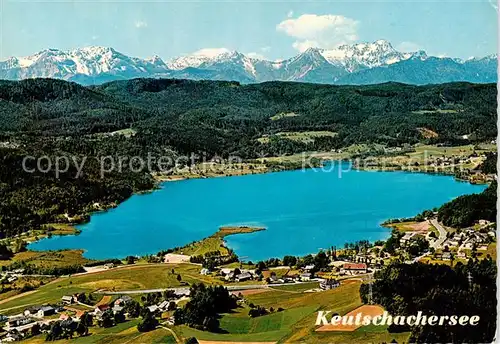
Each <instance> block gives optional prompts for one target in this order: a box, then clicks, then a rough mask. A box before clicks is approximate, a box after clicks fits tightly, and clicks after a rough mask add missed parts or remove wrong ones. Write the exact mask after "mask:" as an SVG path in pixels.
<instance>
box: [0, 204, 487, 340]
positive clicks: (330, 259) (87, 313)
mask: <svg viewBox="0 0 500 344" xmlns="http://www.w3.org/2000/svg"><path fill="white" fill-rule="evenodd" d="M425 215H426V216H424V217H422V216H419V217H416V218H412V219H399V220H398V219H395V220H392V221H388V222H387V223H386V224H384V226H387V227H388V228H391V229H392V234H391V236H390V237H389V238H388V239H387V240H386V241H376V242H373V243H370V242H368V241H365V240H363V241H359V242H355V243H346V244H345V245H344V247H342V248H337V247H330V248H329V249H326V250H321V251H320V252H318V253H316V254H309V255H307V256H304V257H293V256H285V257H283V258H282V259H278V258H271V259H269V260H267V261H260V262H257V263H255V264H253V263H251V262H242V261H236V262H234V261H233V260H234V256H232V255H231V252H228V251H227V249H226V248H225V247H224V245H221V246H220V250H219V251H209V250H208V249H207V250H205V251H204V252H202V251H199V249H200V244H199V243H193V244H191V245H194V246H195V247H196V248H197V251H196V252H197V253H200V252H202V253H203V254H197V255H188V254H184V253H185V252H188V253H189V252H190V247H189V246H188V247H185V248H181V249H177V250H175V251H173V252H172V251H171V252H169V253H165V254H162V255H161V256H159V257H156V258H155V259H154V261H156V263H153V264H151V263H147V264H144V266H145V267H147V266H151V265H154V266H164V267H166V268H167V271H168V270H169V269H170V268H168V267H170V266H171V267H172V268H171V271H169V275H170V276H172V279H175V280H176V284H177V286H175V287H167V288H153V289H147V290H141V289H139V290H131V291H127V290H124V291H120V290H115V289H114V288H112V289H109V288H104V289H103V288H100V289H97V290H93V291H90V292H88V293H85V292H83V293H70V294H65V295H62V296H61V297H60V298H59V299H57V300H52V301H50V302H40V303H37V304H31V305H29V306H27V307H25V308H21V309H18V308H17V307H16V309H18V312H16V313H13V312H8V315H4V314H2V315H0V324H3V325H2V326H3V327H2V329H3V331H2V332H0V343H6V342H14V341H20V340H24V339H28V338H31V337H34V336H38V335H40V334H44V335H45V336H49V337H50V336H53V335H54V333H55V332H56V334H55V335H56V336H57V331H59V333H62V334H64V336H65V338H66V337H67V338H72V337H73V336H74V335H76V334H79V335H80V336H82V335H86V334H87V333H88V331H89V328H90V327H93V328H111V327H113V326H116V325H118V324H119V323H122V322H125V321H132V320H134V319H139V318H144V316H145V314H149V315H150V316H151V319H154V320H152V321H154V322H155V323H157V324H160V326H167V327H175V325H176V319H175V316H174V313H175V310H176V309H178V308H180V307H182V306H183V305H185V304H186V302H188V301H189V300H190V286H191V285H192V283H189V282H187V281H184V280H182V277H181V274H185V273H186V272H185V271H186V270H185V269H184V270H182V269H179V267H180V266H189V267H190V268H189V269H190V270H189V271H192V272H191V273H193V274H194V275H198V277H196V276H193V277H196V279H198V280H199V281H203V282H205V281H207V280H208V281H210V284H212V285H222V286H224V287H226V288H227V290H228V291H229V293H230V294H231V295H232V297H234V298H235V300H237V303H238V304H239V305H240V306H242V307H247V308H248V307H249V305H251V306H253V303H252V302H251V301H249V300H247V295H252V294H254V293H260V292H263V291H266V290H281V289H280V288H292V290H294V289H297V288H298V289H300V290H301V293H304V294H308V293H322V292H326V291H332V290H335V289H337V288H339V287H341V286H342V285H348V284H349V283H352V282H354V281H359V282H361V283H367V282H368V283H369V282H370V281H372V279H373V278H374V275H375V274H376V272H377V271H378V270H380V269H382V268H383V267H384V266H385V265H388V264H390V263H391V262H392V261H399V262H403V263H407V264H411V263H414V262H423V263H433V264H434V263H437V264H447V265H453V263H454V262H457V261H462V262H466V260H467V259H469V258H485V257H486V256H487V255H489V254H494V251H495V250H496V235H495V226H496V224H495V223H493V222H490V221H487V220H480V221H478V222H477V223H476V224H474V225H473V226H471V227H469V228H465V229H460V230H459V229H453V228H448V227H445V226H443V225H442V224H441V223H440V222H439V221H438V220H437V217H436V213H434V212H427V213H425ZM203 244H207V242H206V241H202V242H201V245H202V246H203ZM210 247H212V246H210ZM184 251H185V252H184ZM136 261H137V262H140V261H141V258H140V257H135V258H130V257H127V259H125V263H126V264H125V265H123V264H122V263H120V261H117V262H115V263H113V262H106V263H104V264H102V265H100V266H99V265H97V266H91V267H85V268H84V272H82V273H78V274H76V275H75V277H77V276H81V277H84V276H85V275H88V274H90V275H93V276H96V277H95V278H97V280H98V279H99V276H100V275H101V274H102V275H105V274H107V273H110V274H111V273H119V272H120V271H122V270H125V269H129V268H130V267H133V266H134V265H135V263H136ZM148 261H151V258H149V260H148ZM136 267H137V268H140V267H141V264H138V265H136ZM173 267H175V270H174V268H173ZM131 271H132V270H131ZM27 276H28V275H27V273H26V271H25V270H24V269H22V268H18V269H13V270H6V271H2V272H1V278H0V280H2V281H3V283H4V284H8V283H15V281H16V280H18V279H22V278H25V277H27ZM63 278H64V277H63ZM67 278H70V279H71V276H70V275H69V276H68V277H67ZM103 278H104V277H103ZM195 281H196V280H195ZM359 282H358V283H359ZM70 285H71V282H70ZM287 286H288V287H287ZM278 308H279V309H281V308H280V307H278V306H271V307H269V308H267V309H264V308H256V309H255V310H254V309H253V308H252V312H253V313H251V312H250V313H249V314H252V315H251V316H252V317H253V316H258V315H259V314H260V313H259V312H263V313H262V314H270V313H271V312H273V310H275V309H278ZM257 309H258V311H257ZM0 313H2V312H1V311H0ZM254 314H257V315H254ZM138 326H139V325H138Z"/></svg>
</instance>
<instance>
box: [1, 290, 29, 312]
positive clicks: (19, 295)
mask: <svg viewBox="0 0 500 344" xmlns="http://www.w3.org/2000/svg"><path fill="white" fill-rule="evenodd" d="M37 291H38V290H30V291H27V292H25V293H21V294H17V295H14V296H11V297H8V298H6V299H4V300H1V301H0V305H1V304H2V303H7V302H9V301H12V300H15V299H18V298H20V297H25V296H27V295H31V294H33V293H36V292H37ZM13 308H17V307H13Z"/></svg>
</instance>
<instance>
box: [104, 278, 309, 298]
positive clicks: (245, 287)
mask: <svg viewBox="0 0 500 344" xmlns="http://www.w3.org/2000/svg"><path fill="white" fill-rule="evenodd" d="M310 282H314V281H308V282H295V283H273V284H248V285H228V286H224V287H226V288H227V290H229V291H238V290H249V289H267V288H269V287H279V286H283V285H294V284H302V283H310ZM187 289H189V287H180V288H161V289H138V290H122V291H107V290H98V291H96V292H95V293H96V294H104V295H121V294H149V293H161V292H163V291H165V290H173V291H183V290H187Z"/></svg>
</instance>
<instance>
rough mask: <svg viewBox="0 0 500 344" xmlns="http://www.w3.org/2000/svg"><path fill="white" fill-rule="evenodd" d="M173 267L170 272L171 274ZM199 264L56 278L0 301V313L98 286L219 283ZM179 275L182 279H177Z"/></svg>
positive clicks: (133, 267)
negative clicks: (31, 289) (29, 290)
mask: <svg viewBox="0 0 500 344" xmlns="http://www.w3.org/2000/svg"><path fill="white" fill-rule="evenodd" d="M172 269H174V273H172ZM199 270H200V268H199V266H196V265H192V264H178V265H173V264H168V265H167V264H150V265H130V266H124V267H121V268H114V269H110V270H106V271H102V272H96V273H91V274H84V275H75V276H71V277H64V278H59V279H57V280H55V281H53V282H51V283H48V284H46V285H43V286H41V287H40V288H38V289H37V290H34V291H32V292H28V293H24V294H21V295H19V296H18V297H14V298H11V299H4V300H2V301H0V313H5V314H16V313H18V312H19V311H20V310H22V309H23V308H25V307H27V306H30V305H38V304H44V303H55V302H58V301H60V299H61V297H62V296H64V295H68V294H73V293H79V292H86V293H88V292H93V291H96V290H99V289H106V290H110V291H120V290H138V289H157V288H169V287H180V286H184V282H188V283H189V284H192V283H199V282H204V283H206V284H221V283H222V282H221V281H220V280H217V279H215V278H213V277H211V276H204V275H200V273H199ZM177 274H180V275H181V277H182V281H181V282H179V281H177Z"/></svg>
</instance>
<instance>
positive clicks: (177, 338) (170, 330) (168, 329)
mask: <svg viewBox="0 0 500 344" xmlns="http://www.w3.org/2000/svg"><path fill="white" fill-rule="evenodd" d="M160 327H161V328H162V329H164V330H167V331H168V332H170V333H172V336H174V338H175V341H176V342H177V343H179V344H181V343H182V341H181V340H180V339H179V337H177V334H176V333H175V332H174V330H172V329H171V328H168V327H166V326H163V325H160Z"/></svg>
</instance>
